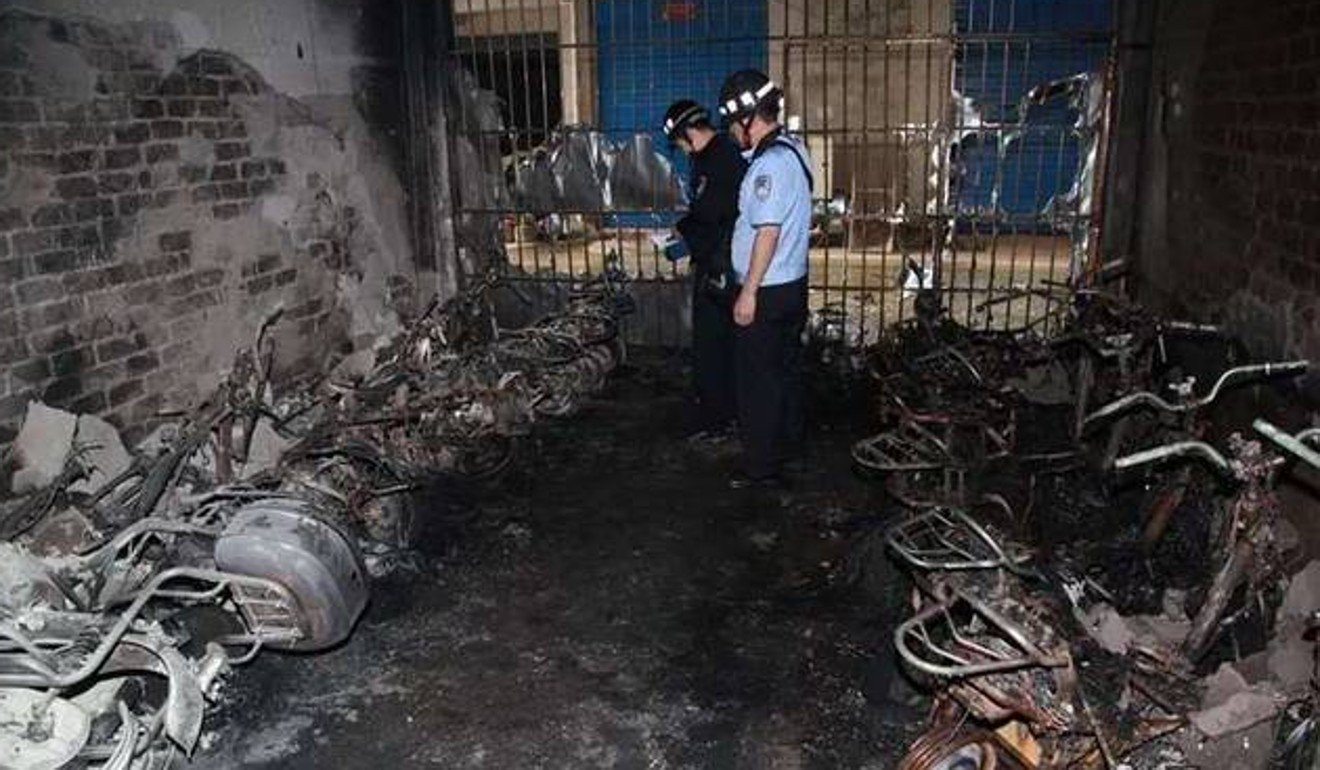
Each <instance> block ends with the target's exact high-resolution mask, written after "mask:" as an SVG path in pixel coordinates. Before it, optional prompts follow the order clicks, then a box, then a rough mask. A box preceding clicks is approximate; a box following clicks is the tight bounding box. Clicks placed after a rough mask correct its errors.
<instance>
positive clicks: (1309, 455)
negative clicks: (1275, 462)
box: [1251, 419, 1320, 468]
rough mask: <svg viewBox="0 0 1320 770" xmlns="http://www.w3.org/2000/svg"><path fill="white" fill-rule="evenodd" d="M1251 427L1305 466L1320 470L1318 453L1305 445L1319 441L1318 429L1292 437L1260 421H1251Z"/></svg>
mask: <svg viewBox="0 0 1320 770" xmlns="http://www.w3.org/2000/svg"><path fill="white" fill-rule="evenodd" d="M1251 427H1252V428H1254V429H1255V430H1256V432H1257V433H1259V434H1260V435H1262V436H1264V437H1265V438H1267V439H1269V440H1270V441H1273V442H1274V443H1275V444H1278V445H1279V447H1280V448H1282V449H1283V450H1284V451H1286V452H1288V453H1289V454H1291V455H1293V456H1294V457H1296V458H1297V459H1299V460H1301V461H1302V462H1304V463H1306V464H1307V465H1310V466H1311V467H1313V468H1320V452H1317V451H1316V450H1314V449H1312V448H1311V447H1309V446H1307V445H1306V442H1307V441H1314V440H1317V439H1320V429H1318V428H1308V429H1307V430H1304V431H1302V432H1301V433H1298V434H1297V435H1295V436H1294V435H1292V434H1290V433H1288V432H1287V431H1285V430H1284V429H1282V428H1280V427H1278V426H1277V425H1275V424H1273V423H1271V422H1267V421H1266V420H1261V419H1257V420H1255V421H1253V422H1252V423H1251Z"/></svg>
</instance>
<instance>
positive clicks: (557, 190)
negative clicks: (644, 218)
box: [513, 128, 684, 216]
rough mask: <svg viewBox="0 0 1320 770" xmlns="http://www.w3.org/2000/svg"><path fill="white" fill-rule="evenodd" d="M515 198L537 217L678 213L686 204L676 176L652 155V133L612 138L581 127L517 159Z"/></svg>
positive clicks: (563, 131) (561, 133)
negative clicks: (586, 213)
mask: <svg viewBox="0 0 1320 770" xmlns="http://www.w3.org/2000/svg"><path fill="white" fill-rule="evenodd" d="M513 194H514V199H515V201H516V202H517V205H518V206H519V208H526V209H528V210H529V211H532V212H537V213H538V214H539V215H541V216H545V215H549V214H551V213H553V212H556V211H570V212H573V211H589V212H595V211H600V212H609V211H627V210H640V209H645V210H650V209H678V208H681V207H682V206H683V204H684V200H683V188H682V184H681V182H680V180H679V178H678V175H677V174H676V172H675V170H674V168H673V166H672V164H670V163H669V161H668V160H667V159H666V158H665V157H664V156H663V155H661V154H660V153H658V152H656V150H655V145H654V141H653V139H652V137H651V135H650V134H641V133H639V134H634V135H633V136H630V137H627V138H624V139H621V140H615V139H611V138H610V137H608V136H607V135H605V134H604V133H602V132H600V131H594V130H589V129H582V128H567V129H560V130H558V131H556V132H555V133H554V135H553V136H552V137H551V138H550V141H549V142H547V143H546V145H545V146H544V147H541V148H537V149H536V150H535V151H534V152H533V153H532V154H531V155H529V156H528V157H526V158H524V159H523V160H521V161H519V163H518V165H517V167H516V170H515V173H514V188H513Z"/></svg>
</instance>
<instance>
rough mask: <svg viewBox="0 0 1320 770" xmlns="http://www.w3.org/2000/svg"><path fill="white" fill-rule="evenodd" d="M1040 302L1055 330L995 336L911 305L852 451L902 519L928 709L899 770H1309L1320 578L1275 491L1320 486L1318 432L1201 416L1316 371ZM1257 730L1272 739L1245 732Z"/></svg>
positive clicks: (892, 538) (910, 620)
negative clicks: (1299, 477)
mask: <svg viewBox="0 0 1320 770" xmlns="http://www.w3.org/2000/svg"><path fill="white" fill-rule="evenodd" d="M1031 293H1032V294H1033V295H1034V299H1036V300H1037V301H1042V300H1043V301H1046V302H1047V306H1048V307H1050V308H1051V312H1049V313H1047V314H1046V315H1045V316H1044V317H1043V318H1042V319H1041V320H1038V321H1036V322H1032V323H1030V324H1027V325H1026V326H1024V327H1022V328H1018V329H1012V330H999V331H984V330H978V329H970V328H967V327H964V326H962V325H959V324H957V323H955V322H953V321H952V320H950V319H949V318H948V317H947V315H946V314H944V313H943V312H942V309H941V308H940V304H939V297H938V295H936V294H934V293H933V292H926V293H925V296H919V297H918V298H917V300H918V301H917V315H916V318H914V319H913V320H911V321H910V322H909V323H907V324H906V325H905V326H902V327H900V328H898V329H897V330H896V331H895V332H894V334H893V336H892V337H890V338H887V339H884V340H882V341H881V343H880V344H879V346H878V347H877V348H876V349H875V350H874V351H872V352H873V360H872V365H871V373H872V375H873V376H874V378H875V380H876V381H877V383H878V384H879V388H878V390H879V393H880V399H879V404H878V407H879V408H878V409H877V410H876V418H877V422H878V423H879V427H880V430H879V432H878V433H876V434H875V435H873V436H871V437H868V438H866V439H863V440H861V441H859V442H858V443H857V444H856V446H855V447H854V452H853V456H854V459H855V461H856V463H857V466H858V467H859V469H862V470H864V471H865V472H866V473H868V474H870V475H871V476H873V477H874V478H876V479H877V480H878V481H880V482H881V483H883V485H884V488H885V490H886V492H887V493H888V498H889V499H890V500H891V501H892V502H893V503H894V504H895V506H896V507H897V508H898V510H899V511H901V513H900V514H899V515H898V517H897V518H896V519H895V520H894V521H893V522H892V523H891V524H889V525H888V526H887V527H886V529H885V530H884V531H883V532H881V533H879V536H880V538H881V539H882V540H883V542H884V544H885V546H886V550H887V551H888V553H889V554H891V556H892V557H893V558H894V559H895V560H896V561H897V562H898V563H899V564H900V565H901V566H902V567H903V568H904V569H905V570H906V571H907V572H908V573H909V574H910V575H911V577H912V582H913V585H914V592H913V599H912V605H911V607H912V610H911V614H910V615H909V616H908V617H907V618H906V619H905V620H903V622H901V623H900V624H899V625H898V627H897V629H896V630H895V632H894V637H893V642H894V647H895V651H896V654H897V655H898V657H899V659H900V660H901V661H902V663H903V665H904V667H905V668H906V669H907V671H908V672H909V673H911V674H912V675H913V676H914V677H915V678H916V679H917V680H918V681H919V682H921V683H923V684H925V685H926V686H927V688H928V689H929V690H930V691H931V693H932V694H933V696H934V707H933V709H932V712H931V716H930V722H929V730H928V732H927V733H926V734H925V735H924V736H922V738H921V739H920V740H918V741H917V742H916V743H915V744H914V745H913V746H912V747H911V748H910V750H909V752H908V754H907V756H906V757H905V758H904V760H903V763H902V764H901V765H900V766H901V767H903V768H905V769H906V770H927V769H930V768H947V767H954V766H957V767H967V768H988V767H1012V768H1064V767H1069V768H1071V767H1076V768H1113V767H1120V766H1121V767H1131V768H1144V767H1149V768H1156V767H1173V766H1191V765H1195V764H1196V763H1197V762H1199V761H1207V762H1209V761H1212V760H1211V759H1209V758H1210V757H1218V758H1219V759H1218V760H1213V761H1219V762H1221V764H1223V763H1224V762H1227V764H1228V765H1231V766H1234V767H1266V766H1267V765H1268V766H1276V765H1269V764H1268V763H1269V762H1270V761H1271V758H1273V761H1280V762H1284V763H1285V764H1282V765H1277V766H1287V767H1302V766H1309V765H1306V764H1299V763H1301V762H1307V763H1309V762H1311V761H1312V760H1311V758H1312V757H1314V756H1316V747H1317V735H1318V734H1320V731H1317V730H1316V723H1315V721H1314V720H1315V715H1316V714H1317V713H1320V709H1317V705H1320V690H1317V688H1316V687H1315V685H1314V684H1313V682H1314V681H1315V680H1314V678H1313V675H1314V665H1313V661H1314V660H1315V654H1314V653H1315V650H1314V644H1315V643H1314V641H1312V640H1313V639H1314V638H1315V636H1314V635H1315V631H1316V628H1317V625H1316V621H1317V618H1320V615H1317V613H1318V612H1320V563H1315V564H1312V565H1311V566H1308V567H1307V568H1306V569H1304V570H1302V571H1301V572H1297V567H1298V566H1299V562H1298V561H1297V558H1296V557H1297V556H1298V555H1299V553H1300V550H1299V549H1298V548H1297V544H1298V539H1297V537H1296V535H1295V534H1290V526H1289V525H1288V524H1287V522H1286V521H1285V519H1284V517H1283V516H1282V505H1281V503H1280V500H1279V496H1278V494H1277V492H1276V489H1277V485H1278V483H1279V479H1280V477H1281V475H1282V474H1284V473H1286V472H1287V470H1288V467H1289V466H1290V465H1293V464H1301V465H1304V466H1310V467H1314V468H1320V451H1317V445H1320V431H1318V430H1316V429H1310V428H1307V429H1303V430H1300V432H1299V431H1297V430H1296V429H1293V430H1285V429H1283V428H1280V427H1278V425H1276V424H1275V422H1274V420H1276V419H1279V418H1276V417H1274V416H1273V415H1275V414H1276V413H1277V414H1280V415H1283V414H1286V412H1284V411H1268V410H1269V409H1273V408H1274V407H1271V406H1269V402H1268V401H1267V400H1261V399H1260V398H1258V399H1257V400H1252V399H1248V401H1251V402H1252V403H1253V405H1254V406H1255V408H1256V409H1257V410H1258V415H1259V416H1258V417H1257V418H1255V419H1254V421H1248V422H1246V423H1228V424H1224V422H1221V421H1222V420H1226V418H1224V417H1223V415H1224V414H1226V413H1229V414H1231V412H1227V411H1226V410H1218V411H1217V410H1215V409H1214V408H1213V407H1214V406H1215V405H1216V404H1217V403H1219V402H1220V401H1222V400H1225V398H1226V395H1227V394H1232V393H1235V392H1236V393H1238V394H1242V393H1244V392H1245V391H1247V389H1246V388H1242V387H1241V386H1243V385H1247V384H1260V383H1264V382H1269V381H1273V382H1274V383H1275V384H1280V383H1287V382H1289V381H1290V380H1292V379H1293V378H1296V377H1298V376H1299V375H1301V374H1304V373H1305V372H1306V371H1307V370H1308V368H1309V364H1308V362H1306V361H1279V362H1260V363H1245V364H1244V363H1240V362H1239V361H1238V360H1236V356H1238V355H1240V352H1239V348H1238V347H1237V346H1235V345H1234V344H1232V342H1231V341H1229V340H1226V339H1225V338H1224V337H1223V336H1222V335H1221V334H1220V333H1219V332H1218V330H1217V329H1215V328H1213V327H1208V326H1204V325H1198V324H1191V323H1186V322H1179V321H1174V320H1170V319H1164V318H1159V317H1156V316H1154V315H1152V314H1151V313H1150V312H1149V311H1147V310H1146V309H1144V308H1142V307H1140V306H1138V305H1135V304H1133V303H1131V302H1130V301H1128V300H1126V299H1124V298H1122V297H1121V296H1118V295H1115V294H1112V293H1109V292H1107V291H1104V290H1101V289H1098V288H1088V289H1076V288H1069V287H1067V286H1053V285H1049V286H1042V287H1040V288H1036V289H1032V290H1031ZM1025 294H1026V293H1025V292H1017V293H1013V294H1012V295H1010V296H1005V297H1002V298H996V299H995V300H993V301H992V302H988V303H985V305H984V306H983V307H982V308H981V309H982V310H984V311H994V310H996V309H998V307H999V306H1000V305H1002V304H1004V303H1007V302H1013V301H1016V300H1018V299H1022V298H1023V297H1024V296H1025ZM1190 367H1199V369H1189V368H1190ZM1216 367H1217V368H1216ZM1192 370H1195V371H1198V372H1199V373H1201V376H1200V377H1199V379H1198V377H1196V376H1193V375H1192V374H1190V371H1192ZM1276 391H1277V392H1279V393H1280V394H1281V396H1279V397H1280V398H1281V397H1282V396H1286V395H1287V394H1286V392H1284V391H1281V390H1278V389H1276ZM1260 392H1262V391H1259V390H1258V391H1257V394H1258V395H1259V393H1260ZM1271 392H1275V391H1271ZM1261 398H1263V397H1261ZM1239 406H1240V404H1239ZM1276 406H1278V405H1276ZM1042 426H1046V428H1045V429H1043V428H1042ZM1210 437H1215V438H1210ZM1294 573H1296V574H1294ZM1253 660H1254V661H1256V662H1255V663H1252V661H1253ZM1253 666H1255V668H1253ZM1253 671H1254V672H1255V673H1250V672H1253ZM1262 724H1264V725H1265V727H1267V728H1269V727H1270V726H1271V725H1273V726H1274V730H1275V733H1276V740H1275V741H1274V744H1275V745H1273V746H1272V745H1270V741H1264V742H1263V743H1264V745H1263V746H1262V745H1259V744H1260V743H1262V742H1261V741H1260V740H1259V738H1256V739H1254V742H1253V740H1246V739H1245V738H1244V737H1243V736H1244V735H1245V733H1244V731H1246V730H1248V729H1258V728H1259V727H1260V726H1261V725H1262ZM1252 745H1255V746H1256V748H1255V749H1254V751H1255V755H1254V758H1252V757H1248V756H1246V755H1244V754H1242V753H1241V752H1242V751H1243V747H1244V746H1247V747H1250V746H1252ZM1225 751H1229V752H1237V753H1230V754H1225V753H1224V752H1225ZM1226 756H1227V757H1229V759H1228V760H1224V757H1226ZM1198 766H1199V765H1198Z"/></svg>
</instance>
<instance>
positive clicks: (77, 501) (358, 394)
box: [0, 271, 631, 770]
mask: <svg viewBox="0 0 1320 770" xmlns="http://www.w3.org/2000/svg"><path fill="white" fill-rule="evenodd" d="M496 284H497V281H496V280H493V279H491V280H487V281H483V282H481V283H480V284H479V285H478V286H475V287H473V288H472V289H470V290H469V291H467V292H464V293H462V294H460V295H459V296H457V297H455V298H454V299H452V300H450V301H448V302H446V303H444V304H443V305H441V304H439V303H432V305H431V307H430V308H429V309H428V310H427V311H426V312H425V313H424V314H423V315H422V316H421V317H420V318H418V319H417V320H416V321H415V322H414V323H413V324H411V325H410V326H409V327H408V328H407V329H406V330H405V331H404V332H403V333H402V334H400V335H399V336H398V337H396V338H395V339H393V340H390V341H389V342H388V343H387V344H383V345H382V346H381V347H380V350H379V351H378V352H377V355H376V356H375V361H374V362H370V363H369V365H368V366H364V367H363V369H364V370H365V371H361V372H358V373H357V374H356V375H351V374H345V376H341V377H331V378H329V379H327V380H326V381H324V382H322V383H320V384H319V385H317V386H316V387H310V388H302V389H299V390H291V391H290V392H288V393H280V394H277V393H276V392H275V390H274V388H273V387H272V384H271V381H270V376H269V375H270V372H271V369H272V358H273V350H272V346H271V345H270V344H268V339H269V336H268V331H269V329H270V327H271V326H272V325H273V324H275V323H277V322H278V314H276V315H275V316H273V317H272V318H271V319H269V320H268V322H267V323H266V324H264V325H263V326H262V328H261V331H260V333H259V334H258V337H257V340H256V344H255V345H254V346H253V348H252V349H250V350H245V351H241V352H240V353H239V355H238V356H237V358H236V360H235V363H234V366H233V368H232V371H230V372H229V373H228V375H227V376H226V377H225V379H224V381H223V383H222V384H221V385H220V386H219V387H218V388H217V389H216V391H215V392H213V393H212V394H211V395H210V396H209V397H208V398H207V399H206V400H205V401H204V402H203V403H202V404H201V405H199V406H198V407H197V408H196V409H194V410H192V411H191V412H190V413H189V414H187V415H178V416H177V417H178V418H179V419H178V420H177V421H176V422H173V423H169V424H166V425H165V426H163V427H161V428H159V429H157V430H156V431H154V432H153V433H152V434H150V435H149V436H148V437H147V438H146V439H144V440H143V441H142V442H140V443H139V444H138V446H136V447H135V449H134V450H133V451H132V452H130V451H129V450H128V449H127V448H125V446H124V444H123V442H122V441H121V437H120V435H119V433H118V432H117V431H116V430H115V429H114V427H113V426H111V425H109V424H108V423H106V422H105V421H103V420H101V419H99V418H97V417H94V416H90V415H82V416H78V415H73V414H69V413H67V412H63V411H60V410H57V409H52V408H49V407H46V406H44V405H42V404H40V403H32V404H30V406H29V409H28V413H27V416H26V419H25V421H24V424H23V427H22V429H21V431H20V434H19V436H18V437H17V439H16V440H15V443H14V445H13V451H12V454H11V456H10V457H8V458H6V461H5V463H4V465H5V467H6V468H7V469H8V474H7V475H8V479H7V483H6V489H7V492H8V494H7V495H6V496H5V497H4V498H3V499H0V767H5V768H11V769H13V770H34V769H35V768H56V767H65V766H76V767H88V768H104V769H105V770H155V769H157V768H161V769H163V768H166V767H169V766H170V764H171V762H172V761H173V759H174V758H175V757H176V755H178V754H179V753H180V752H182V753H183V754H191V753H192V752H193V751H194V750H195V749H196V748H197V746H198V745H199V743H200V742H201V741H202V727H203V720H204V716H205V712H206V709H207V703H208V701H214V699H215V698H216V697H217V694H218V688H219V686H220V685H221V682H222V680H223V678H224V677H225V675H226V674H227V673H228V672H229V671H230V669H231V668H233V667H235V666H238V665H241V664H243V663H246V662H248V661H250V660H252V659H253V658H254V657H255V656H256V655H257V654H258V653H259V652H260V651H261V650H263V649H267V648H269V649H275V650H291V651H317V650H324V649H327V648H330V647H333V646H335V645H337V644H340V643H341V642H343V641H344V640H345V639H347V638H348V636H349V635H350V634H351V632H352V630H353V628H354V626H355V624H356V622H357V620H358V618H359V617H360V616H361V614H362V612H363V610H364V608H365V607H366V605H367V602H368V598H369V591H370V588H369V585H370V580H371V576H372V574H373V571H377V572H378V571H379V570H380V569H383V568H386V567H388V565H389V562H388V560H384V559H381V558H379V557H380V555H381V554H383V553H390V552H393V551H396V550H397V549H399V548H400V547H401V546H407V545H409V544H410V543H409V537H410V534H411V532H413V531H414V528H413V526H412V521H413V518H414V517H413V510H412V506H411V505H410V502H411V496H412V495H413V493H415V492H416V491H418V490H420V489H423V488H425V487H426V486H427V485H430V484H434V483H435V482H436V481H437V480H438V479H445V478H450V477H453V476H456V475H481V476H483V477H487V476H489V475H490V474H493V473H498V472H500V471H502V470H503V469H504V468H506V467H508V465H509V458H510V457H511V456H512V454H511V451H512V447H513V446H514V445H515V444H516V443H517V441H518V440H519V439H520V437H522V436H524V435H526V434H527V432H528V431H529V430H530V428H531V425H532V424H533V423H534V422H535V421H536V420H538V419H540V418H543V417H548V416H563V415H567V414H569V413H571V412H572V411H574V409H575V408H576V407H577V406H578V405H579V404H580V403H581V401H582V400H583V399H584V398H585V397H587V396H589V395H590V394H592V393H594V392H596V391H598V390H599V389H600V388H601V387H602V386H603V385H604V382H605V378H606V377H607V375H608V374H609V373H610V372H611V371H612V370H613V369H614V368H615V367H616V366H617V365H618V364H619V363H620V362H621V361H622V358H623V353H624V351H623V345H622V342H621V337H620V335H619V333H618V325H619V318H620V316H621V315H622V314H623V313H625V312H628V311H629V310H630V308H631V300H630V299H629V298H628V295H627V293H626V291H625V287H624V286H623V283H622V281H621V276H620V275H619V274H618V273H617V272H613V271H611V272H607V274H605V275H603V276H602V277H600V278H599V279H597V280H594V281H591V282H589V283H586V284H584V285H582V286H580V287H578V288H577V290H576V291H575V292H574V293H573V295H572V296H571V298H570V300H569V302H568V305H567V307H566V308H565V309H564V310H563V311H562V312H559V313H557V314H555V315H553V316H551V317H548V318H545V319H543V320H542V321H540V322H538V323H536V324H534V325H532V326H530V327H528V328H524V329H516V330H504V329H500V328H498V326H497V325H496V324H495V322H494V320H493V319H494V315H493V311H492V309H491V303H490V300H489V296H488V295H489V293H490V292H491V291H492V290H493V289H494V288H495V286H496ZM364 553H365V554H366V556H364Z"/></svg>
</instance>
